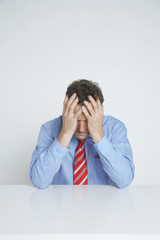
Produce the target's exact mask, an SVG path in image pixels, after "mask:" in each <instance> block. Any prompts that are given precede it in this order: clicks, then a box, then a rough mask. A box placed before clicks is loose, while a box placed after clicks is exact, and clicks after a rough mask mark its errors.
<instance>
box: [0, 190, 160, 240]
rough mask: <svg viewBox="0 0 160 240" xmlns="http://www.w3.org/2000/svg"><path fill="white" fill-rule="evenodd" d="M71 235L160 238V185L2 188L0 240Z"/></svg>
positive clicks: (0, 192) (0, 197)
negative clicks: (19, 237) (120, 187)
mask: <svg viewBox="0 0 160 240" xmlns="http://www.w3.org/2000/svg"><path fill="white" fill-rule="evenodd" d="M63 234H65V235H63ZM73 234H75V236H77V237H78V234H80V235H81V237H82V236H83V235H84V236H87V237H88V238H87V239H106V236H110V238H107V239H121V238H120V237H122V239H150V238H147V236H148V237H151V235H152V238H151V239H160V186H129V187H127V188H125V189H118V188H115V187H113V186H106V185H88V186H72V185H54V186H49V187H48V188H47V189H37V188H35V187H34V186H32V185H1V186H0V237H1V238H2V237H3V239H13V236H14V237H15V236H16V238H15V239H18V237H17V236H20V235H25V237H26V238H23V239H31V237H33V236H34V239H36V238H35V237H36V236H39V237H43V239H44V235H46V236H48V239H72V238H71V235H72V237H73V236H74V235H73ZM42 235H43V236H42ZM80 235H79V237H80ZM58 236H59V238H57V237H58ZM60 236H61V238H60ZM64 236H65V238H63V237H64ZM66 236H70V237H69V238H66ZM75 236H74V237H73V239H76V238H75ZM91 236H92V237H91ZM93 236H94V237H93ZM100 236H101V238H100ZM124 236H126V238H124ZM129 236H130V238H129ZM136 236H138V238H135V237H136ZM140 236H141V238H140ZM11 237H12V238H11ZM89 237H91V238H89ZM96 237H97V238H96ZM103 237H104V238H103ZM116 237H118V238H116ZM133 237H134V238H133ZM142 237H145V238H142ZM38 239H41V238H38ZM45 239H47V238H45ZM77 239H80V238H77ZM84 239H86V237H85V238H84Z"/></svg>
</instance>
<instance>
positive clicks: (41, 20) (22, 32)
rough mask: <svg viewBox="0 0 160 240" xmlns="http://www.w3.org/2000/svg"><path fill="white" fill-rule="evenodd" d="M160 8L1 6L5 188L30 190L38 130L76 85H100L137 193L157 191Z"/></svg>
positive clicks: (85, 3)
mask: <svg viewBox="0 0 160 240" xmlns="http://www.w3.org/2000/svg"><path fill="white" fill-rule="evenodd" d="M159 13H160V1H158V0H150V1H147V0H144V1H143V0H129V1H128V0H110V1H108V0H96V1H95V0H79V1H78V0H77V1H75V0H67V1H66V0H52V1H51V0H43V1H42V0H14V1H13V0H1V1H0V66H1V70H0V83H1V87H0V98H1V99H0V104H1V118H0V119H1V123H0V127H1V129H0V133H1V134H0V146H1V149H0V169H1V174H0V184H28V183H30V180H29V164H30V161H31V155H32V152H33V150H34V148H35V146H36V143H37V138H38V134H39V130H40V126H41V125H42V124H43V123H44V122H46V121H48V120H51V119H53V118H55V117H57V116H59V115H60V114H61V113H62V104H63V99H64V94H65V91H66V88H67V86H68V84H70V83H71V82H72V81H74V80H77V79H80V78H86V79H90V80H93V81H95V82H98V83H99V85H100V87H101V88H102V91H103V94H104V98H105V102H104V105H105V108H104V113H105V115H112V116H114V117H116V118H118V119H120V120H121V121H123V122H124V123H125V125H126V127H127V130H128V139H129V141H130V143H131V146H132V150H133V156H134V163H135V167H136V169H135V170H136V171H135V179H134V182H133V183H132V184H133V185H141V184H149V185H150V184H151V185H152V184H160V174H159V171H160V140H159V134H160V107H159V102H160V96H159V92H160V83H159V81H160V72H159V66H160V14H159Z"/></svg>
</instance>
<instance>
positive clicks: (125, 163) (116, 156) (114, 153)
mask: <svg viewBox="0 0 160 240" xmlns="http://www.w3.org/2000/svg"><path fill="white" fill-rule="evenodd" d="M94 145H95V148H96V150H97V152H98V154H99V156H100V161H101V162H102V165H103V169H104V171H105V172H106V173H107V175H108V176H109V177H110V179H111V180H112V181H113V182H114V183H115V185H116V186H117V187H118V188H125V187H126V186H127V185H129V184H130V183H131V182H132V180H133V177H134V164H133V162H132V151H131V149H130V146H129V143H127V142H126V143H125V144H124V146H123V145H122V146H121V149H122V151H120V150H118V149H116V148H115V147H114V146H113V145H112V143H111V142H110V141H109V140H108V139H107V138H106V137H105V136H104V137H103V138H102V139H101V140H100V141H99V142H98V143H97V144H94ZM126 148H128V152H127V154H126V155H127V156H125V155H124V154H122V152H123V150H124V149H126Z"/></svg>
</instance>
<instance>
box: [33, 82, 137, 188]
mask: <svg viewBox="0 0 160 240" xmlns="http://www.w3.org/2000/svg"><path fill="white" fill-rule="evenodd" d="M103 101H104V98H103V95H102V91H101V89H100V87H99V86H98V84H97V83H95V82H92V81H89V80H85V79H81V80H77V81H74V82H72V83H71V84H70V85H69V86H68V88H67V91H66V95H65V99H64V102H63V112H62V115H61V116H59V117H58V118H55V119H53V120H50V121H48V122H46V123H44V124H43V125H42V126H41V129H40V133H39V136H38V141H37V145H36V148H35V149H34V151H33V154H32V161H31V164H30V169H29V174H30V179H31V181H32V183H33V184H34V185H35V186H36V187H37V188H47V187H48V186H49V185H50V184H74V185H87V184H106V185H112V186H115V187H117V188H125V187H127V186H128V185H129V184H130V183H131V182H132V180H133V178H134V170H135V166H134V163H133V154H132V149H131V146H130V143H129V141H128V138H127V128H126V126H125V124H124V123H122V122H121V121H120V120H118V119H116V118H114V117H112V116H110V115H107V116H105V115H104V114H103Z"/></svg>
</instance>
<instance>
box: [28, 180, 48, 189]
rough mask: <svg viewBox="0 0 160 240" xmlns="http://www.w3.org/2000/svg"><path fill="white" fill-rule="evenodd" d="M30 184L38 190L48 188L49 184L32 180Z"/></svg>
mask: <svg viewBox="0 0 160 240" xmlns="http://www.w3.org/2000/svg"><path fill="white" fill-rule="evenodd" d="M31 182H32V184H33V185H34V186H35V187H36V188H38V189H46V188H48V187H49V185H50V183H49V184H46V183H43V182H40V181H35V180H33V179H31Z"/></svg>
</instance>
